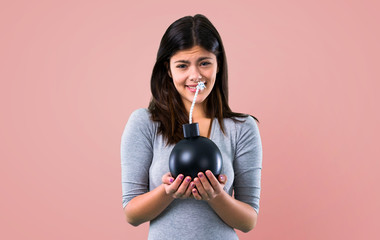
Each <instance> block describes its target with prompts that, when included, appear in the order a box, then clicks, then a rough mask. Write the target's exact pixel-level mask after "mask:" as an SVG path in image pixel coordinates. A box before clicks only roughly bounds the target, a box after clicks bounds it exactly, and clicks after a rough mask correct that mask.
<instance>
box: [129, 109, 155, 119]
mask: <svg viewBox="0 0 380 240" xmlns="http://www.w3.org/2000/svg"><path fill="white" fill-rule="evenodd" d="M128 121H144V122H145V121H151V119H150V112H149V111H148V109H146V108H139V109H136V110H135V111H133V112H132V113H131V116H130V117H129V120H128Z"/></svg>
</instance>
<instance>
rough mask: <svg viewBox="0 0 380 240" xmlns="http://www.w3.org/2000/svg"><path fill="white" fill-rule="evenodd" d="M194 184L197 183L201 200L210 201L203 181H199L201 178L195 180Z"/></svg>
mask: <svg viewBox="0 0 380 240" xmlns="http://www.w3.org/2000/svg"><path fill="white" fill-rule="evenodd" d="M194 183H195V186H196V187H197V192H198V193H199V195H200V196H201V198H202V199H204V200H208V199H209V197H208V194H207V192H206V190H205V189H204V187H203V185H202V183H201V180H199V178H194Z"/></svg>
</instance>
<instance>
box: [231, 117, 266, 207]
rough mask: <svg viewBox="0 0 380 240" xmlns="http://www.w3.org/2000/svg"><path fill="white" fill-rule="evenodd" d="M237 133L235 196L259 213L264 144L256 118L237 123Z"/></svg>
mask: <svg viewBox="0 0 380 240" xmlns="http://www.w3.org/2000/svg"><path fill="white" fill-rule="evenodd" d="M236 134H237V136H236V137H237V143H236V145H237V146H236V153H235V159H234V171H235V180H234V193H235V198H236V199H238V200H240V201H242V202H245V203H247V204H249V205H251V206H252V207H253V208H254V209H255V210H256V212H257V213H259V201H260V190H261V168H262V145H261V138H260V133H259V129H258V126H257V124H256V122H255V120H254V119H253V118H252V117H248V118H246V121H245V122H244V123H236Z"/></svg>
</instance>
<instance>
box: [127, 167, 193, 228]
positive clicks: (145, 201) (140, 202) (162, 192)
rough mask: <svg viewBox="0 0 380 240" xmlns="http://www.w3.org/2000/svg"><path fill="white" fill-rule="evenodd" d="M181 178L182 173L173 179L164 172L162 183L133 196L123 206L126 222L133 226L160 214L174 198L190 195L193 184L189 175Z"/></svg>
mask: <svg viewBox="0 0 380 240" xmlns="http://www.w3.org/2000/svg"><path fill="white" fill-rule="evenodd" d="M183 179H184V176H183V175H182V174H180V175H179V176H178V177H177V178H176V179H175V180H174V179H173V178H172V177H171V175H170V173H166V174H165V175H164V176H163V177H162V182H163V184H161V185H160V186H158V187H157V188H155V189H154V190H152V191H150V192H147V193H144V194H142V195H139V196H137V197H135V198H133V199H132V200H131V201H130V202H129V203H128V205H127V206H126V207H125V208H124V211H125V216H126V220H127V222H128V223H130V224H132V225H133V226H138V225H140V224H141V223H144V222H147V221H150V220H152V219H154V218H156V217H157V216H158V215H160V213H161V212H162V211H163V210H165V208H166V207H167V206H169V204H170V203H171V202H172V201H173V200H174V199H175V198H181V199H184V198H188V197H190V196H191V189H193V188H194V184H190V181H191V178H190V177H186V178H185V180H184V181H182V180H183Z"/></svg>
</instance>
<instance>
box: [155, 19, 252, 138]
mask: <svg viewBox="0 0 380 240" xmlns="http://www.w3.org/2000/svg"><path fill="white" fill-rule="evenodd" d="M194 46H200V47H203V48H204V49H205V50H207V51H209V52H212V53H214V54H215V56H216V58H217V64H218V67H219V71H218V72H217V74H216V79H215V85H214V87H213V89H212V91H211V92H210V94H209V96H208V97H207V98H206V99H205V101H206V116H207V117H209V118H215V117H216V118H217V119H218V122H219V125H220V126H221V129H222V131H223V133H225V131H224V124H223V118H232V119H234V117H247V116H248V115H246V114H242V113H235V112H232V111H231V109H230V107H229V106H228V72H227V60H226V54H225V51H224V47H223V43H222V39H221V37H220V35H219V33H218V31H217V30H216V28H215V27H214V26H213V25H212V23H211V22H210V21H209V20H208V19H207V18H206V17H205V16H203V15H201V14H197V15H195V16H194V17H192V16H186V17H183V18H180V19H178V20H176V21H175V22H174V23H172V24H171V25H170V26H169V28H168V29H167V30H166V32H165V34H164V36H163V37H162V39H161V43H160V47H159V49H158V53H157V58H156V63H155V65H154V67H153V72H152V77H151V82H150V88H151V92H152V98H151V100H150V103H149V107H148V110H149V112H150V113H151V115H152V120H153V121H157V122H159V123H160V124H159V129H158V133H159V134H162V135H163V137H164V139H166V140H167V144H175V143H177V142H179V141H180V140H181V139H183V130H182V125H183V124H186V123H188V113H187V111H186V109H185V106H184V104H183V102H182V99H181V96H180V94H179V93H178V92H177V90H176V88H175V86H174V83H173V81H172V80H171V78H170V76H169V74H168V69H169V68H170V66H169V63H170V58H171V57H172V56H173V55H174V54H175V53H176V52H177V51H180V50H186V49H190V48H192V47H194ZM252 117H253V116H252ZM253 118H254V119H256V118H255V117H253ZM234 120H236V119H234ZM256 121H258V120H257V119H256Z"/></svg>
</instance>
